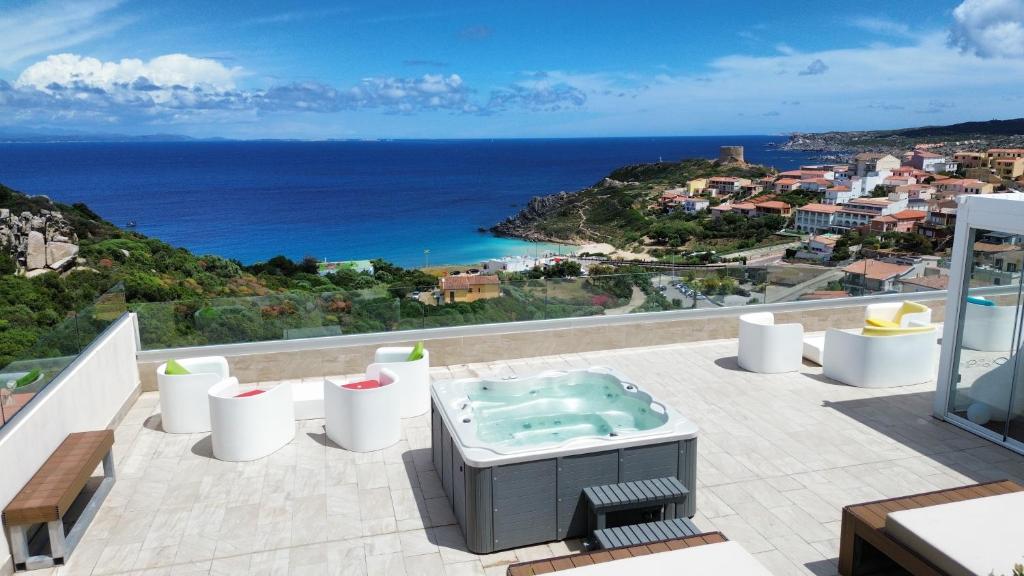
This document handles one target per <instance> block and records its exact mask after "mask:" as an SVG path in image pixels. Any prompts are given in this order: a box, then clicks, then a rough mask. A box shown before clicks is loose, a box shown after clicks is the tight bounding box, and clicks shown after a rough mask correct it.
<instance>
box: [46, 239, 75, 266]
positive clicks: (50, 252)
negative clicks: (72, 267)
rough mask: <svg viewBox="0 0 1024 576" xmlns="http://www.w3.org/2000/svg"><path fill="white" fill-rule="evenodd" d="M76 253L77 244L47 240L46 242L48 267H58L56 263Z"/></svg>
mask: <svg viewBox="0 0 1024 576" xmlns="http://www.w3.org/2000/svg"><path fill="white" fill-rule="evenodd" d="M77 255H78V246H75V245H74V244H70V243H67V242H47V244H46V265H47V266H49V267H50V268H59V267H60V266H56V264H58V263H62V262H65V261H66V260H67V259H68V258H72V257H74V256H77Z"/></svg>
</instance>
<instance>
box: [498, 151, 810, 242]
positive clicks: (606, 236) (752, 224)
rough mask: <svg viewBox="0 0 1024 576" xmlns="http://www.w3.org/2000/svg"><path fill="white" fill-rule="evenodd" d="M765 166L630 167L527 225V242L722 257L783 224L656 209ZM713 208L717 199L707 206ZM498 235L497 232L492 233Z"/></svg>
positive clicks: (796, 197)
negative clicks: (700, 182)
mask: <svg viewBox="0 0 1024 576" xmlns="http://www.w3.org/2000/svg"><path fill="white" fill-rule="evenodd" d="M774 173H775V171H774V170H773V169H771V168H768V167H766V166H758V165H736V164H724V165H723V164H719V163H718V162H714V161H711V160H705V159H689V160H682V161H680V162H659V163H654V164H636V165H631V166H625V167H623V168H619V169H617V170H615V171H613V172H612V173H610V174H609V175H608V178H609V179H611V180H613V181H615V182H616V183H608V182H607V181H602V182H601V183H599V184H597V185H595V186H592V187H590V188H586V189H584V190H580V191H579V192H575V193H573V194H570V195H568V196H567V198H566V200H564V201H562V202H561V203H559V204H558V205H557V206H556V207H555V208H554V209H552V210H551V211H549V212H547V213H546V214H544V216H543V217H542V218H540V219H539V220H534V221H531V222H529V223H528V224H527V225H526V226H528V227H529V230H528V232H529V235H531V236H540V237H544V238H548V239H551V240H562V241H572V240H580V241H593V242H608V243H610V244H612V245H614V246H616V247H617V248H622V249H645V248H653V250H654V251H656V252H655V253H656V254H674V253H677V252H704V251H710V250H714V251H718V252H728V251H732V250H742V249H746V248H752V247H755V246H758V245H764V244H771V243H776V242H780V241H784V239H780V238H777V237H774V234H775V233H776V232H778V231H779V230H781V229H783V228H784V227H785V225H786V221H785V219H783V218H776V217H766V218H751V219H748V218H744V217H741V216H736V215H726V216H725V217H724V218H722V219H721V220H719V221H715V220H713V219H712V218H711V216H710V215H709V214H706V213H701V214H684V213H682V212H678V211H675V212H670V213H665V212H664V211H663V210H662V209H661V208H660V207H658V206H657V199H658V197H659V196H660V195H661V193H662V192H663V191H665V190H666V189H671V188H675V187H679V186H683V185H684V184H685V183H686V182H687V181H689V180H693V179H696V178H710V177H713V176H736V177H740V178H747V179H750V180H757V179H759V178H763V177H766V176H769V175H772V174H774ZM814 198H815V196H814V194H812V193H810V192H806V191H799V190H798V191H794V192H791V193H787V194H783V195H779V196H776V199H778V200H781V201H783V202H788V203H790V204H793V205H796V206H803V205H804V204H807V203H809V202H812V201H813V200H814ZM711 203H712V205H715V204H717V201H716V200H712V201H711ZM498 231H499V232H502V231H503V230H502V227H501V226H499V227H498Z"/></svg>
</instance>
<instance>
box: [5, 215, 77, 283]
mask: <svg viewBox="0 0 1024 576" xmlns="http://www.w3.org/2000/svg"><path fill="white" fill-rule="evenodd" d="M0 251H3V252H6V253H7V254H8V255H10V257H11V258H12V259H13V260H14V261H15V263H17V265H18V268H19V270H20V271H21V272H22V273H24V274H25V275H27V276H30V277H31V276H37V275H39V274H41V273H43V272H46V271H50V270H57V271H64V270H67V269H69V268H71V267H72V266H74V265H75V257H76V256H78V236H76V235H75V232H74V230H73V229H72V227H71V223H70V222H68V220H67V219H66V218H64V215H63V214H61V213H60V212H57V211H55V210H40V211H39V213H38V214H33V213H32V212H27V211H26V212H22V213H20V214H13V213H11V211H10V210H9V209H7V208H0Z"/></svg>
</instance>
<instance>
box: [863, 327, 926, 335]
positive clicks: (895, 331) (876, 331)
mask: <svg viewBox="0 0 1024 576" xmlns="http://www.w3.org/2000/svg"><path fill="white" fill-rule="evenodd" d="M933 330H935V327H934V326H908V327H906V328H900V327H899V326H896V327H895V328H889V327H880V326H867V327H865V328H864V330H863V331H861V334H862V335H864V336H903V335H906V334H918V333H920V332H931V331H933Z"/></svg>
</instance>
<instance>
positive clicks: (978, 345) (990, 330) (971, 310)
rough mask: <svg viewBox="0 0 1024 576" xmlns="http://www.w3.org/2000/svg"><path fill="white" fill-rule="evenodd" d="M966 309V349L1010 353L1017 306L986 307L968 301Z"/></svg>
mask: <svg viewBox="0 0 1024 576" xmlns="http://www.w3.org/2000/svg"><path fill="white" fill-rule="evenodd" d="M964 306H965V308H964V335H963V339H961V341H960V343H961V345H962V346H963V347H964V348H970V349H971V350H980V351H983V352H1003V351H1007V352H1008V351H1009V350H1010V348H1011V347H1012V346H1013V333H1014V330H1013V327H1014V323H1015V322H1016V319H1017V311H1018V310H1019V308H1018V307H1017V306H985V305H983V304H975V303H974V302H970V301H968V302H967V303H966V304H965V305H964Z"/></svg>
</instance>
